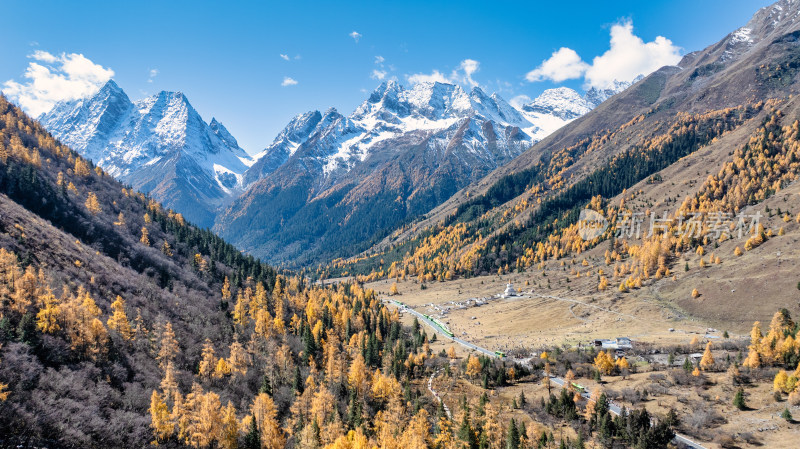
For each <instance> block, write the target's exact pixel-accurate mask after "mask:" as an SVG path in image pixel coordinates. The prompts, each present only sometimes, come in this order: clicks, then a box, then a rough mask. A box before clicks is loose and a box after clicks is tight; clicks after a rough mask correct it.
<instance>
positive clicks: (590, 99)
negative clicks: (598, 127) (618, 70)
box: [584, 75, 644, 109]
mask: <svg viewBox="0 0 800 449" xmlns="http://www.w3.org/2000/svg"><path fill="white" fill-rule="evenodd" d="M642 79H644V76H642V75H639V76H637V77H636V78H634V79H633V80H632V81H618V80H614V84H613V86H611V87H609V88H606V89H598V88H596V87H592V88H591V89H589V90H588V91H586V95H584V99H585V100H586V102H587V103H589V105H590V106H591V108H592V109H594V108H596V107H597V106H599V105H600V103H602V102H604V101H606V100H608V99H609V97H611V96H613V95H616V94H618V93H620V92H622V91H623V90H625V89H627V88H629V87H631V86H632V85H634V84H636V83H638V82H639V81H641V80H642Z"/></svg>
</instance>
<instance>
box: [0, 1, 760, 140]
mask: <svg viewBox="0 0 800 449" xmlns="http://www.w3.org/2000/svg"><path fill="white" fill-rule="evenodd" d="M232 3H233V2H203V1H197V0H195V1H168V2H160V1H144V2H134V1H129V2H109V1H80V2H65V1H35V0H27V1H17V0H5V1H4V2H3V7H2V9H3V16H4V32H3V33H2V34H3V37H2V38H1V40H0V60H2V61H3V63H2V64H0V85H2V84H3V83H4V82H5V81H7V80H13V82H15V83H19V84H18V86H22V87H21V88H23V89H25V88H30V86H27V85H26V83H30V82H31V79H27V78H26V77H25V76H24V75H25V72H26V70H27V69H28V68H29V64H31V63H32V62H34V63H37V64H40V65H42V66H45V67H47V66H48V65H50V66H52V65H60V64H63V63H64V62H65V61H66V62H67V63H68V64H71V65H69V67H72V69H71V70H74V71H75V72H76V73H77V74H76V75H74V76H75V77H79V76H85V77H88V78H86V79H83V80H82V82H83V84H75V83H73V84H70V86H71V87H70V89H73V88H74V89H76V90H75V92H76V93H75V95H79V94H80V93H81V92H84V91H85V90H87V89H91V87H90V85H91V83H92V82H94V83H95V84H96V83H97V82H99V80H102V79H103V77H104V76H106V77H107V76H108V75H109V74H110V73H111V72H110V71H113V78H114V79H115V80H116V81H117V83H118V84H119V85H120V86H121V87H122V88H123V89H124V90H125V91H126V92H127V93H128V95H129V96H130V97H131V98H132V99H134V100H135V99H139V98H142V97H144V96H146V95H151V94H154V93H156V92H158V91H160V90H180V91H182V92H184V93H186V95H187V97H188V98H189V100H190V101H191V103H192V104H193V105H194V107H195V108H196V109H197V110H198V111H199V112H200V114H201V115H202V116H203V118H204V119H206V120H207V121H209V120H211V117H216V118H217V119H218V120H219V121H221V122H222V123H223V124H224V125H225V126H226V127H227V128H228V129H229V130H230V131H231V133H232V134H233V135H234V136H235V137H236V138H237V139H238V140H239V142H240V145H241V146H242V147H243V148H245V149H246V150H247V151H249V152H251V153H254V152H257V151H259V150H260V149H262V148H263V147H265V146H266V145H267V144H268V143H270V142H271V141H272V139H273V138H274V137H275V135H276V134H277V133H278V132H279V131H280V130H281V129H282V128H283V126H284V125H285V124H286V123H287V122H288V121H289V120H290V119H291V117H293V116H294V115H296V114H298V113H301V112H305V111H308V110H312V109H320V110H324V109H327V108H328V107H331V106H333V107H336V108H337V109H339V110H340V112H342V113H345V114H347V113H350V112H351V111H352V110H353V109H354V108H355V107H356V106H357V105H358V104H359V103H360V102H361V101H363V100H364V98H366V95H367V92H369V91H371V90H373V89H374V88H375V87H376V86H377V85H378V84H379V83H380V79H378V78H380V77H381V76H382V77H383V79H391V78H396V79H397V80H398V81H399V82H400V83H401V84H404V85H409V84H410V80H416V79H423V78H425V79H430V77H431V76H433V77H434V78H437V77H438V78H445V79H449V80H453V81H454V82H458V83H461V84H463V85H465V87H469V86H473V85H478V86H480V87H481V88H483V89H484V90H485V91H487V92H489V93H491V92H499V93H500V94H501V95H502V96H503V97H504V98H506V99H507V100H511V99H512V98H515V97H519V96H523V95H524V96H527V97H530V98H533V97H535V96H537V95H538V94H539V93H541V91H543V90H544V89H547V88H551V87H555V86H561V85H564V86H568V87H572V88H575V89H577V90H579V92H580V91H582V89H583V88H584V87H586V86H587V85H589V84H592V83H595V84H596V83H598V82H603V80H604V79H606V78H608V76H609V74H608V73H605V72H604V71H603V67H602V64H593V58H595V57H598V56H601V55H603V54H605V53H606V52H607V51H608V50H609V47H610V34H611V33H612V31H614V30H616V31H617V32H618V33H617V34H618V35H624V36H622V37H623V38H624V39H627V41H629V42H630V41H635V40H636V38H637V37H638V38H640V39H641V43H642V44H643V45H642V46H641V47H637V48H640V49H641V50H642V51H643V52H644V53H642V55H640V57H639V59H647V58H657V57H658V55H662V56H663V55H666V56H664V57H666V58H669V57H672V58H674V57H675V54H679V55H682V54H684V53H686V52H689V51H693V50H698V49H702V48H703V47H705V46H707V45H709V44H711V43H713V42H716V41H717V40H719V39H721V38H722V37H723V36H725V35H726V34H727V33H729V32H731V31H733V30H734V29H736V28H738V27H740V26H742V25H744V24H745V23H746V22H747V20H748V19H749V18H750V17H751V16H752V14H753V13H754V12H755V11H756V9H757V8H760V7H762V6H766V5H768V4H770V3H772V2H771V1H764V0H724V1H722V0H703V1H697V0H691V1H689V0H671V1H649V2H643V1H615V2H597V1H586V2H538V1H525V2H503V1H499V2H485V1H481V2H476V1H459V2H438V1H406V2H378V1H371V2H335V1H328V2H304V1H288V2H281V3H275V2H236V3H235V4H232ZM615 24H623V25H625V24H627V25H628V28H627V29H626V28H625V27H624V26H623V27H620V26H618V27H616V28H615V27H614V25H615ZM630 26H632V30H631V28H630ZM626 30H627V31H630V32H632V35H630V34H626ZM354 32H356V33H357V35H356V34H353V33H354ZM658 36H663V38H666V39H667V40H669V42H665V41H664V39H660V40H656V39H657V37H658ZM624 39H623V40H624ZM647 43H650V44H647ZM632 45H634V46H636V45H637V44H636V42H633V44H632ZM562 47H564V48H566V49H569V51H567V50H563V51H560V52H559V53H558V55H559V58H556V59H557V60H554V61H552V62H553V64H551V66H552V65H555V66H556V67H555V68H553V67H551V66H547V67H549V68H550V69H552V70H545V69H540V70H539V71H538V72H534V73H533V74H531V75H528V74H529V73H531V71H533V70H535V69H537V67H539V66H540V65H541V64H542V62H543V61H544V60H546V59H549V58H551V56H552V55H553V53H554V52H557V51H559V49H561V48H562ZM626 48H627V47H624V46H623V45H622V44H620V46H619V48H618V50H619V51H617V56H616V57H617V58H619V57H626V58H627V57H628V56H629V55H630V58H636V56H634V55H633V53H635V52H633V51H628V50H626ZM650 50H652V52H650ZM37 51H39V52H47V54H49V55H50V56H42V55H44V53H39V55H40V57H39V60H38V61H37V60H36V59H34V58H31V55H33V54H34V52H37ZM648 52H650V53H648ZM670 52H673V53H670ZM675 52H677V53H675ZM651 53H652V54H651ZM62 54H64V56H63V57H62ZM72 54H77V55H83V57H84V58H86V59H83V58H78V57H77V56H70V55H72ZM281 55H284V56H283V57H282V56H281ZM653 55H656V56H653ZM51 56H52V57H51ZM611 56H613V55H611ZM576 58H579V59H576ZM89 61H91V62H89ZM623 62H627V61H623ZM650 62H651V63H653V62H652V61H650ZM656 62H657V61H656ZM642 63H643V62H642V61H632V64H633V65H634V66H636V64H642ZM619 66H620V62H619V60H618V59H614V58H612V57H609V58H607V60H606V61H605V67H606V72H607V71H608V68H609V67H611V69H614V68H617V67H619ZM547 67H546V69H547ZM631 70H633V69H631ZM414 75H417V77H414ZM423 75H424V76H423ZM526 75H527V76H526ZM564 77H566V79H564V80H563V81H562V78H564ZM289 79H291V80H293V81H291V80H289ZM554 79H557V80H558V82H556V81H554ZM531 80H533V81H531ZM598 80H599V81H598ZM293 82H294V83H293ZM87 83H88V84H87ZM9 86H10V85H9V84H6V85H5V87H4V88H3V89H4V91H6V92H7V93H8V92H9ZM55 86H59V85H58V84H56V85H55ZM51 90H52V89H51ZM52 93H53V92H50V93H49V94H52ZM56 94H58V92H56ZM40 95H42V94H41V93H40ZM45 97H46V95H45ZM37 98H38V99H39V100H41V98H39V97H37ZM523 98H524V97H523ZM45 99H47V98H45ZM37 101H38V100H37ZM37 104H39V105H40V107H41V104H42V103H37Z"/></svg>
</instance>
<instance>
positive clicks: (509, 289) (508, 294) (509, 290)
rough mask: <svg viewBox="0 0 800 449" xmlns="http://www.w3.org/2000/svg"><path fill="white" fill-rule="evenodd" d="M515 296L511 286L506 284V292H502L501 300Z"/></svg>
mask: <svg viewBox="0 0 800 449" xmlns="http://www.w3.org/2000/svg"><path fill="white" fill-rule="evenodd" d="M511 296H517V291H516V290H515V289H514V285H513V284H506V290H505V291H504V292H503V298H508V297H511Z"/></svg>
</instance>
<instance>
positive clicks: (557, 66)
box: [525, 20, 681, 88]
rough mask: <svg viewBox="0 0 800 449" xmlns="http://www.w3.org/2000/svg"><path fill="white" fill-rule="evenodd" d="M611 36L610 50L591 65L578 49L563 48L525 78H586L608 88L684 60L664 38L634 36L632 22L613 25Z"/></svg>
mask: <svg viewBox="0 0 800 449" xmlns="http://www.w3.org/2000/svg"><path fill="white" fill-rule="evenodd" d="M610 34H611V39H610V43H609V49H608V50H606V52H605V53H603V54H602V55H599V56H596V57H595V58H594V59H593V60H592V63H591V64H588V63H586V62H584V61H583V60H582V59H581V57H580V56H579V55H578V53H577V52H575V50H572V49H571V48H567V47H562V48H560V49H558V50H557V51H555V52H554V53H553V54H552V55H551V56H550V58H548V59H546V60H544V61H542V63H541V64H539V66H538V67H536V68H535V69H534V70H531V71H530V72H528V74H527V75H526V76H525V79H527V80H528V81H531V82H535V81H543V80H551V81H554V82H561V81H564V80H568V79H578V78H583V79H584V82H585V85H586V86H593V87H598V88H607V87H611V86H613V84H614V81H615V80H618V81H630V80H632V79H634V78H636V77H637V76H639V75H649V74H650V73H652V72H653V71H655V70H657V69H659V68H661V67H663V66H665V65H675V64H677V63H678V61H680V59H681V55H680V50H681V49H680V47H678V46H676V45H674V44H673V43H672V41H670V40H669V39H667V38H665V37H664V36H657V37H656V38H655V39H654V40H653V41H651V42H644V40H642V38H640V37H639V36H636V35H635V34H633V23H632V22H631V21H630V20H626V21H623V22H620V23H617V24H615V25H613V26H612V27H611V33H610Z"/></svg>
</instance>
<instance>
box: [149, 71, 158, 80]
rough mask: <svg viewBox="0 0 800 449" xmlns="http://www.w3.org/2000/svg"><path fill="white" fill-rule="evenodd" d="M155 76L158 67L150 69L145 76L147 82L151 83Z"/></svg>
mask: <svg viewBox="0 0 800 449" xmlns="http://www.w3.org/2000/svg"><path fill="white" fill-rule="evenodd" d="M156 76H158V69H150V76H149V77H148V78H147V82H148V83H152V82H153V80H154V79H155V77H156Z"/></svg>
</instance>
